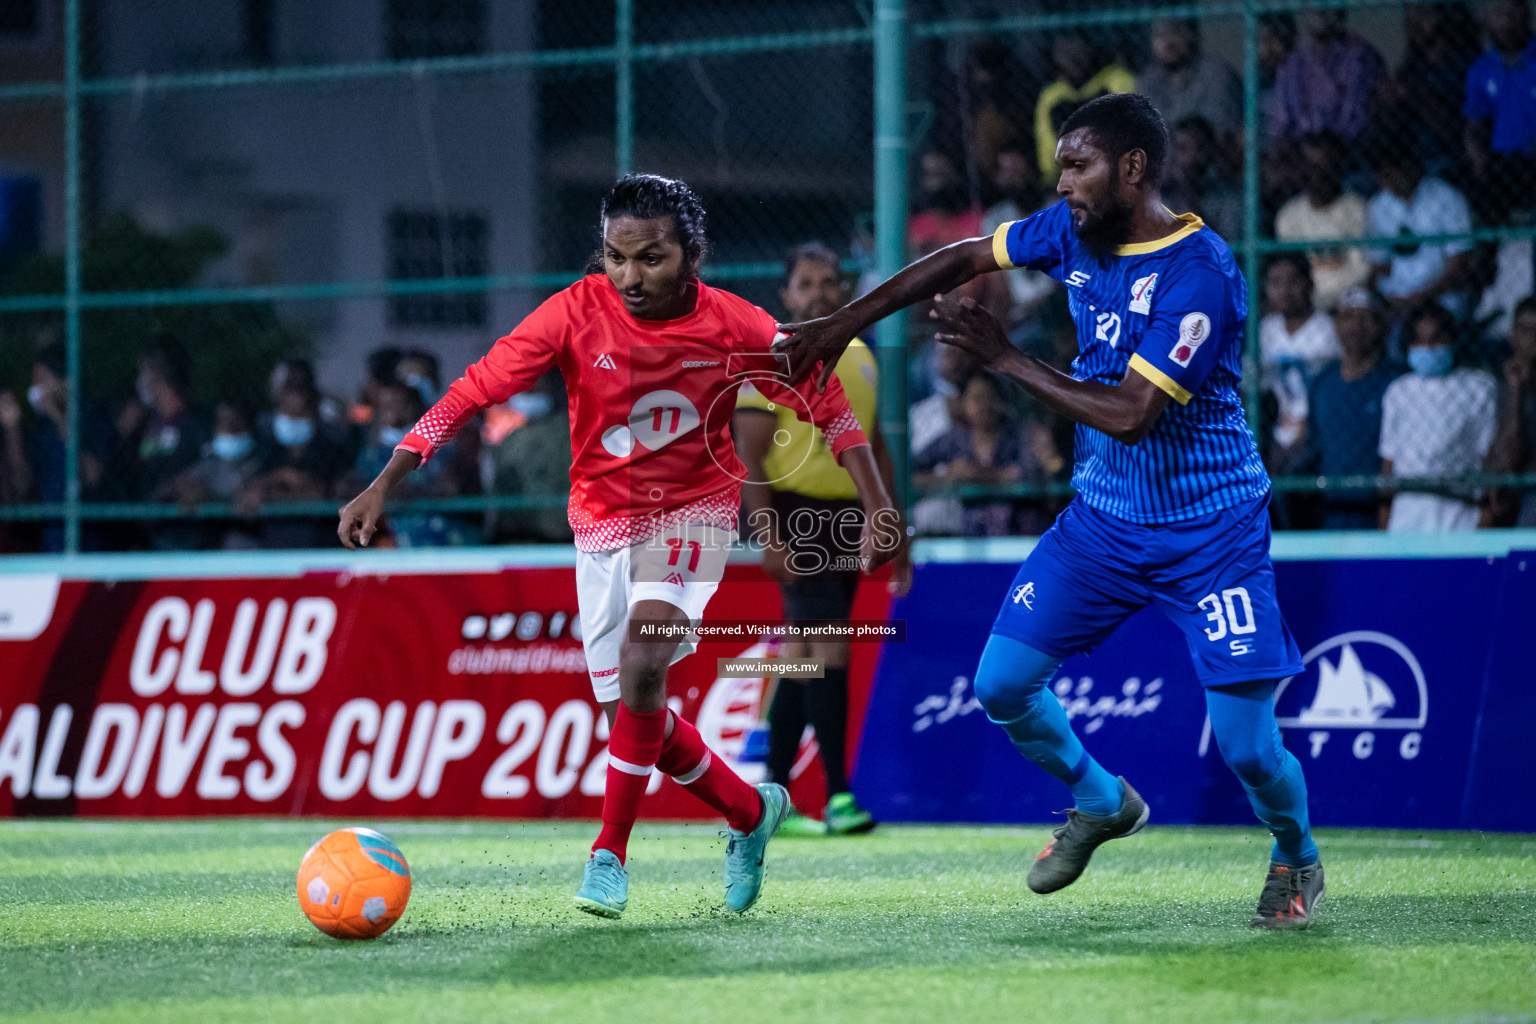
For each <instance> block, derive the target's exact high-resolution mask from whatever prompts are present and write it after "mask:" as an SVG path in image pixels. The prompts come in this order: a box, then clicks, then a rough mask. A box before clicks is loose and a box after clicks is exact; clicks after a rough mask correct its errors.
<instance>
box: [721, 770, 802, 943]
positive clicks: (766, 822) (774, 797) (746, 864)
mask: <svg viewBox="0 0 1536 1024" xmlns="http://www.w3.org/2000/svg"><path fill="white" fill-rule="evenodd" d="M755 788H756V789H757V793H758V795H759V796H761V797H762V798H763V817H762V820H761V821H759V822H758V823H757V827H756V828H754V829H753V830H752V831H751V832H738V831H736V830H735V829H731V830H730V831H729V835H730V837H731V841H730V842H729V843H728V844H726V847H725V905H726V907H727V908H728V909H730V910H734V911H735V912H736V913H738V914H740V913H743V912H745V911H747V910H750V909H752V904H754V903H756V902H757V898H758V897H759V896H761V895H762V892H763V853H764V851H766V850H767V849H768V840H770V839H772V838H773V834H774V833H775V832H777V831H778V829H779V826H780V825H782V824H784V818H785V817H786V816H787V815H788V814H789V791H788V790H786V789H785V788H784V787H783V786H781V785H779V784H778V783H776V782H763V783H759V784H758V785H757V786H756V787H755Z"/></svg>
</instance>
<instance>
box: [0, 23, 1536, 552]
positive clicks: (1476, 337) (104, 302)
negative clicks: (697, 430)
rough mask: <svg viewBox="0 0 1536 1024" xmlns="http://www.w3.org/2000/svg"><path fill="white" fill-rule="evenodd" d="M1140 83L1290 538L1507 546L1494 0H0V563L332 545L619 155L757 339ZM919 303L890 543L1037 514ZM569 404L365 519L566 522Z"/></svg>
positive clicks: (1535, 60) (476, 433) (1058, 484)
mask: <svg viewBox="0 0 1536 1024" xmlns="http://www.w3.org/2000/svg"><path fill="white" fill-rule="evenodd" d="M1130 89H1139V90H1141V91H1144V92H1146V93H1148V94H1149V95H1151V96H1152V97H1153V98H1154V100H1155V101H1156V102H1157V103H1158V105H1159V106H1160V108H1161V109H1162V110H1163V111H1164V114H1165V116H1166V117H1167V119H1168V122H1169V126H1170V129H1171V131H1172V133H1173V135H1172V142H1173V147H1172V154H1171V158H1170V162H1169V169H1168V174H1167V181H1166V183H1165V195H1166V197H1167V200H1168V202H1169V204H1170V205H1171V206H1172V207H1173V208H1174V209H1175V210H1177V211H1180V212H1182V211H1183V210H1185V209H1189V210H1193V211H1195V212H1198V213H1200V214H1201V215H1202V216H1203V217H1204V218H1205V219H1206V221H1207V223H1209V224H1210V225H1211V226H1212V227H1214V228H1216V229H1217V230H1218V231H1219V232H1220V233H1221V234H1222V235H1223V237H1225V238H1226V239H1227V240H1228V241H1229V242H1230V243H1231V244H1232V245H1233V248H1234V250H1235V251H1237V252H1238V254H1239V258H1240V261H1241V262H1242V263H1243V265H1244V267H1245V269H1246V271H1247V273H1248V276H1249V280H1250V287H1251V298H1252V299H1253V302H1252V303H1251V305H1252V313H1251V319H1250V324H1249V333H1248V337H1249V361H1248V362H1249V365H1248V372H1247V374H1246V380H1247V385H1246V387H1247V396H1248V399H1249V407H1250V414H1251V422H1252V423H1253V425H1254V426H1255V429H1256V432H1257V435H1258V436H1259V438H1260V440H1261V446H1262V448H1263V451H1264V455H1265V458H1266V460H1267V462H1268V464H1269V466H1270V469H1271V472H1272V474H1273V475H1274V477H1275V480H1276V485H1277V489H1278V490H1279V491H1280V492H1281V495H1282V496H1281V498H1280V499H1279V500H1277V502H1276V505H1275V509H1276V517H1277V520H1278V522H1279V523H1280V525H1282V526H1287V527H1295V528H1306V527H1317V526H1331V527H1348V526H1356V527H1367V526H1370V527H1374V526H1376V525H1377V524H1378V522H1381V521H1384V520H1385V517H1386V515H1387V514H1388V513H1387V511H1386V510H1388V509H1395V510H1396V511H1394V512H1392V514H1393V515H1395V516H1397V517H1399V518H1398V523H1399V525H1411V524H1412V523H1418V524H1420V525H1425V526H1430V527H1433V528H1456V527H1459V526H1465V525H1476V524H1477V523H1478V522H1482V523H1484V524H1510V523H1514V522H1516V521H1517V520H1520V521H1522V522H1536V502H1524V503H1523V502H1522V498H1523V496H1524V495H1525V494H1527V493H1533V492H1532V491H1531V490H1530V489H1531V487H1532V485H1533V483H1536V473H1533V472H1532V470H1536V386H1533V385H1532V383H1531V381H1532V380H1533V378H1536V374H1533V373H1532V369H1533V363H1536V305H1532V306H1529V307H1522V306H1521V305H1520V302H1521V300H1522V299H1525V298H1526V297H1527V296H1529V295H1531V294H1532V291H1533V281H1532V265H1533V258H1532V248H1531V246H1532V243H1531V237H1532V234H1533V232H1532V231H1531V229H1530V223H1531V212H1530V208H1531V204H1532V181H1533V179H1536V174H1533V172H1532V169H1531V168H1532V162H1531V161H1532V157H1531V154H1532V152H1533V151H1536V150H1533V146H1532V142H1533V139H1532V136H1533V135H1536V51H1531V50H1529V30H1528V20H1527V15H1526V12H1525V6H1524V4H1522V3H1514V2H1510V0H1501V2H1492V3H1488V4H1485V5H1479V6H1478V7H1477V8H1475V9H1474V8H1472V7H1471V6H1469V5H1466V4H1457V3H1450V4H1447V3H1434V4H1417V3H1410V4H1403V3H1392V4H1385V3H1375V2H1371V0H1364V2H1356V3H1351V4H1347V5H1338V4H1334V5H1322V4H1317V3H1309V2H1305V0H1287V2H1271V0H1248V2H1237V0H1234V2H1225V3H1208V4H1187V5H1169V4H1163V5H1156V6H1152V7H1148V6H1132V5H1129V4H1121V3H1108V2H1103V3H1065V2H1052V0H1037V2H1029V0H1018V2H1003V0H996V2H988V0H972V2H968V3H953V2H951V3H944V4H939V3H937V2H930V0H873V2H859V0H783V2H774V3H761V4H736V3H729V2H726V0H611V2H593V3H586V4H580V5H570V4H558V3H554V2H551V0H539V2H524V3H491V2H489V0H368V2H364V0H336V2H333V3H323V4H295V3H287V2H284V0H199V2H192V0H159V2H157V3H154V4H150V5H145V4H142V3H137V2H128V0H0V467H3V472H0V550H10V551H16V550H37V549H42V550H62V549H69V550H75V549H85V550H92V549H120V548H159V549H180V548H225V547H281V546H304V545H310V544H325V543H327V542H330V541H332V540H333V536H334V534H333V523H334V512H335V508H336V507H337V504H338V501H339V499H344V498H345V497H347V496H349V495H350V494H351V493H353V492H355V490H356V489H357V487H358V486H360V485H361V483H363V482H366V480H367V479H369V478H370V477H371V475H372V474H373V473H374V472H376V471H377V469H378V468H379V467H380V466H381V465H382V462H383V461H384V460H385V459H387V457H388V452H389V450H390V448H391V447H392V441H393V440H394V439H395V438H396V437H397V436H398V435H399V433H400V432H401V431H402V430H403V429H404V427H406V426H408V425H409V424H410V423H411V422H413V421H414V417H415V416H416V415H418V414H419V413H420V411H421V409H422V408H423V406H424V405H427V404H430V403H431V402H432V401H433V400H435V399H436V398H437V397H438V396H439V395H441V393H442V391H443V390H444V388H445V386H446V385H447V383H448V382H449V381H451V380H452V379H453V378H454V377H455V376H457V375H458V373H459V372H460V370H461V369H462V367H464V366H465V365H466V364H468V363H469V362H472V361H473V360H474V359H476V358H478V357H479V355H481V354H482V353H483V352H484V351H485V349H486V348H487V347H488V345H489V343H490V341H491V340H492V339H493V338H495V337H496V336H497V335H499V334H503V333H505V332H506V331H507V330H508V329H510V327H511V326H512V325H513V324H515V323H516V322H517V320H518V319H519V318H520V317H522V316H523V315H525V314H526V313H527V312H528V311H529V310H531V309H532V308H533V306H534V305H536V304H537V303H538V302H539V301H540V300H541V299H542V298H543V297H545V296H547V295H548V294H550V293H551V292H553V291H554V290H556V289H558V288H560V287H563V286H564V285H565V284H567V283H569V282H570V281H572V280H574V279H575V278H576V277H577V276H579V274H580V273H581V272H582V269H583V267H584V266H585V264H586V261H587V259H588V256H589V255H590V254H591V252H592V251H593V250H594V248H595V246H596V242H597V224H596V220H597V217H596V205H597V199H598V197H599V196H600V195H601V193H602V192H603V191H604V190H605V189H606V188H607V186H608V185H609V184H611V182H612V181H613V179H614V177H615V176H616V175H617V174H618V173H621V172H623V171H626V170H631V169H638V170H647V171H657V172H662V173H666V174H669V175H672V176H676V177H681V178H683V179H684V180H687V181H688V182H689V183H690V184H692V185H693V186H694V187H695V189H696V190H697V191H698V192H699V193H700V195H701V196H702V197H703V199H704V201H705V204H706V206H707V208H708V210H709V213H710V243H711V252H710V255H709V259H708V262H707V264H706V276H707V277H708V278H709V279H710V280H712V281H713V282H715V283H720V284H723V285H725V286H726V287H728V288H730V289H732V290H734V291H737V292H739V293H740V294H742V295H744V296H745V297H747V298H749V299H751V300H752V301H754V302H756V303H758V304H760V305H762V306H764V307H765V308H767V309H769V310H770V311H772V312H774V313H776V314H778V313H782V312H783V310H782V308H781V306H780V300H779V283H780V278H781V275H782V273H783V266H782V260H783V254H784V253H785V252H786V251H787V250H788V249H789V248H790V247H791V246H793V245H796V244H799V243H803V242H806V241H811V240H818V241H822V242H825V243H827V244H829V245H831V246H832V247H833V248H834V249H835V250H837V252H838V254H839V255H840V256H841V257H842V258H843V259H844V267H845V270H846V271H847V272H848V274H849V277H850V279H851V281H852V280H853V279H857V280H858V282H859V284H860V286H862V287H867V286H868V285H869V284H870V283H872V282H873V281H874V280H877V279H878V278H879V277H880V276H884V275H888V274H889V273H891V272H893V271H894V270H895V269H897V268H898V267H899V266H901V265H902V263H904V262H905V261H906V260H907V259H909V258H911V257H912V256H915V255H918V254H921V253H923V252H925V251H929V250H931V249H933V248H936V247H938V246H940V245H943V244H946V243H947V242H948V241H952V240H954V239H957V238H962V237H970V236H972V235H975V234H978V233H981V232H983V231H989V230H992V229H993V228H995V226H996V225H997V224H999V223H1002V222H1003V221H1006V220H1010V219H1014V218H1017V217H1019V216H1023V215H1027V214H1028V213H1030V212H1033V211H1034V210H1036V209H1039V208H1040V207H1041V206H1043V205H1045V204H1046V203H1048V202H1049V201H1050V200H1051V199H1052V198H1053V196H1052V193H1051V189H1052V185H1053V182H1054V176H1055V166H1054V156H1053V147H1054V133H1055V131H1056V128H1057V126H1059V125H1060V123H1061V122H1062V120H1063V119H1064V118H1065V116H1066V115H1067V113H1069V112H1070V111H1071V110H1072V109H1073V108H1074V107H1075V106H1077V105H1080V104H1081V103H1083V102H1086V100H1088V99H1090V98H1092V97H1093V96H1095V95H1098V94H1101V93H1103V92H1106V91H1126V90H1130ZM1252 153H1257V154H1259V157H1260V158H1259V159H1257V160H1245V158H1244V154H1252ZM992 277H993V278H994V279H995V280H990V281H987V282H986V283H985V285H984V286H978V291H977V294H978V296H979V297H980V298H981V299H982V300H983V301H985V302H986V303H987V305H988V306H989V308H991V309H992V310H993V311H994V312H996V313H997V314H998V315H999V316H1000V317H1002V318H1003V319H1005V320H1006V321H1007V323H1008V325H1009V329H1010V332H1011V335H1012V337H1013V339H1014V341H1015V343H1016V344H1018V345H1019V346H1021V347H1023V348H1024V349H1026V350H1028V351H1031V352H1033V353H1035V354H1038V355H1040V356H1041V357H1042V358H1046V359H1048V360H1052V361H1055V362H1057V363H1058V364H1059V365H1063V366H1064V365H1066V364H1067V363H1069V362H1070V360H1071V358H1072V356H1073V355H1074V345H1075V342H1074V340H1073V339H1074V333H1073V330H1072V327H1071V324H1070V321H1069V319H1068V317H1067V315H1066V312H1065V303H1064V297H1063V295H1062V291H1061V288H1060V286H1059V285H1057V284H1055V283H1054V282H1052V281H1051V280H1049V279H1048V278H1046V277H1044V275H1038V274H1028V273H1025V272H1022V271H1020V272H1010V273H1009V274H1007V275H992ZM921 314H922V311H921V310H918V311H916V312H915V313H914V314H913V315H910V316H908V317H906V318H905V319H904V320H903V319H894V318H893V320H892V321H887V322H886V323H885V324H882V325H881V327H880V329H879V331H878V335H879V336H878V337H877V338H876V339H874V340H875V341H876V343H877V344H878V347H879V350H880V352H881V356H882V365H883V367H884V369H885V371H886V372H885V373H884V374H883V379H882V401H883V403H884V405H883V409H882V419H883V420H884V421H885V423H886V428H887V429H886V433H887V436H888V437H889V438H891V440H892V441H893V443H895V444H897V445H899V448H900V449H901V451H902V452H904V453H906V454H908V455H910V460H911V474H912V481H913V483H914V485H915V490H914V491H913V498H914V501H915V502H916V519H917V522H918V524H919V526H920V527H922V528H924V529H926V530H928V531H930V532H939V533H943V532H967V533H982V534H997V533H1016V532H1035V531H1037V530H1038V529H1040V528H1042V527H1043V525H1044V524H1045V523H1046V522H1048V521H1049V516H1050V515H1051V513H1052V512H1053V511H1054V509H1055V508H1057V507H1059V505H1060V504H1061V503H1062V502H1063V501H1064V500H1065V499H1066V497H1067V496H1068V495H1069V494H1070V486H1069V479H1070V467H1071V461H1072V451H1071V445H1072V431H1071V429H1070V425H1068V424H1064V423H1063V422H1061V421H1060V420H1059V419H1058V418H1055V417H1052V416H1050V415H1048V414H1047V413H1046V412H1045V411H1044V410H1042V409H1039V408H1037V407H1034V406H1033V405H1032V404H1031V403H1029V402H1028V401H1026V400H1024V399H1023V397H1022V396H1021V395H1020V394H1019V393H1018V392H1016V391H1015V390H1012V389H1006V388H1004V389H999V388H998V387H996V386H995V384H993V383H991V382H990V378H988V377H986V376H985V375H981V374H978V373H976V372H975V368H974V367H969V366H966V365H964V362H963V360H960V359H957V358H955V357H954V356H953V354H952V353H949V354H947V353H944V352H939V351H936V350H935V347H934V346H933V345H932V343H931V342H930V341H929V340H928V338H927V337H926V336H925V333H924V331H923V330H922V324H923V322H924V320H923V317H922V315H921ZM1444 353H1450V359H1451V362H1452V365H1451V367H1450V368H1448V369H1447V368H1446V367H1444V366H1442V365H1441V364H1442V363H1443V362H1444V360H1445V358H1446V357H1445V355H1444ZM564 408H565V402H564V398H563V391H562V389H561V388H560V386H559V383H558V381H555V380H551V381H546V382H543V383H541V385H540V386H539V388H538V389H536V391H535V393H533V394H531V395H529V396H523V397H519V398H518V399H514V400H513V401H512V402H510V403H508V404H507V405H506V406H502V407H497V408H493V409H490V410H487V411H486V413H485V414H484V415H483V416H482V417H481V418H480V419H479V420H477V421H476V422H475V423H474V424H472V426H471V427H470V428H469V429H466V430H465V431H464V432H462V433H461V434H460V436H459V438H458V439H457V440H456V441H455V442H454V444H453V445H452V446H451V448H450V450H449V451H446V452H444V453H443V455H442V456H439V458H437V459H434V460H433V461H432V462H431V463H429V464H428V465H429V467H430V472H426V473H418V474H416V475H414V477H413V479H412V480H411V482H410V485H409V490H407V491H406V492H404V493H402V494H401V500H400V501H399V502H398V503H397V504H395V505H394V506H393V508H394V514H393V517H392V523H391V526H392V533H393V537H394V540H395V542H396V543H399V544H402V545H417V544H449V543H480V542H484V541H487V540H490V541H513V540H557V539H562V538H563V537H565V536H568V531H567V528H566V526H565V525H564V515H563V507H564V502H565V491H566V489H567V478H566V473H567V469H568V465H569V449H568V445H567V444H566V441H565V432H566V429H567V421H566V419H565V413H564V411H563V410H564ZM1384 457H1385V458H1386V459H1388V460H1389V462H1388V463H1385V464H1384V462H1383V458H1384ZM1384 470H1389V471H1390V474H1391V477H1390V478H1387V477H1385V476H1384ZM903 472H904V473H905V467H903ZM1392 493H1400V494H1402V495H1403V496H1404V498H1406V499H1409V500H1404V499H1403V498H1399V499H1398V500H1397V501H1396V502H1394V503H1391V504H1389V503H1388V502H1387V500H1386V498H1385V496H1386V495H1389V494H1392ZM1522 506H1524V508H1523V511H1522ZM1522 515H1524V517H1525V518H1524V519H1523V520H1522V519H1521V516H1522Z"/></svg>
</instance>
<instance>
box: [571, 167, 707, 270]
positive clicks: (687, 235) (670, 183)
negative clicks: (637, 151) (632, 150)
mask: <svg viewBox="0 0 1536 1024" xmlns="http://www.w3.org/2000/svg"><path fill="white" fill-rule="evenodd" d="M620 216H623V217H635V218H638V219H640V220H651V219H653V218H656V217H671V218H672V230H673V231H674V232H675V233H676V234H677V241H678V243H679V244H680V245H681V246H682V247H683V272H684V273H685V274H687V275H688V276H689V277H697V276H698V273H699V264H700V263H701V262H702V261H703V259H704V253H705V251H706V250H707V249H708V247H709V246H708V242H707V241H706V240H705V237H704V204H703V203H701V202H699V197H698V195H697V194H696V193H695V192H694V191H693V189H691V188H689V187H688V185H687V184H686V183H684V182H681V181H678V180H677V179H676V178H664V177H662V176H661V175H659V174H626V175H624V177H622V178H620V179H619V180H618V181H617V182H615V183H614V186H613V188H611V189H609V190H608V194H607V195H605V196H603V204H602V214H601V220H607V219H608V218H609V217H620ZM602 263H603V254H602V251H601V249H599V251H598V252H597V253H596V254H595V255H594V256H593V258H592V262H591V263H589V264H588V267H587V270H588V272H589V273H601V271H602Z"/></svg>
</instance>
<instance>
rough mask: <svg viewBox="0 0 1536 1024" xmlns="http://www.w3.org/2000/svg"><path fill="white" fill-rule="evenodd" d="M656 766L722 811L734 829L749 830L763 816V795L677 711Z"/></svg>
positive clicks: (754, 826) (739, 830)
mask: <svg viewBox="0 0 1536 1024" xmlns="http://www.w3.org/2000/svg"><path fill="white" fill-rule="evenodd" d="M656 767H657V768H660V769H661V770H662V772H663V773H664V774H666V775H670V776H672V778H673V780H674V781H675V782H677V783H678V784H680V785H681V786H682V787H683V788H685V789H686V790H688V792H690V793H692V794H693V795H694V796H696V797H698V798H699V799H700V800H703V801H704V802H705V803H706V804H709V806H711V807H713V808H714V809H715V810H717V811H719V812H720V813H721V814H723V815H725V820H726V823H727V824H729V825H730V826H731V828H733V829H735V830H736V831H738V832H750V831H752V830H753V829H754V828H756V827H757V823H758V822H759V821H761V820H762V817H763V798H762V797H760V796H758V795H757V790H755V789H753V788H752V787H751V786H749V785H747V783H746V780H744V779H743V778H742V777H741V776H740V775H737V774H736V773H735V772H734V771H732V770H731V766H730V765H728V764H726V763H725V759H724V758H721V757H719V756H717V755H716V754H715V753H714V752H713V751H712V750H710V749H709V747H707V746H705V744H704V737H702V736H700V735H699V730H697V729H695V728H694V727H693V726H691V725H689V724H688V723H687V722H685V721H683V720H682V719H681V718H679V717H677V716H676V715H673V716H672V735H671V736H668V737H667V739H666V742H665V743H664V744H662V748H661V757H660V759H659V760H657V762H656Z"/></svg>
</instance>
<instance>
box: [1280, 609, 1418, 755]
mask: <svg viewBox="0 0 1536 1024" xmlns="http://www.w3.org/2000/svg"><path fill="white" fill-rule="evenodd" d="M1303 662H1304V663H1305V666H1306V667H1305V668H1304V669H1303V671H1302V672H1301V674H1299V675H1295V676H1291V677H1289V678H1287V679H1283V680H1281V682H1280V685H1279V686H1278V687H1277V688H1276V689H1275V712H1276V717H1277V719H1278V720H1279V723H1280V727H1281V728H1282V729H1305V730H1308V736H1307V738H1308V740H1309V743H1310V747H1311V753H1312V756H1313V757H1314V758H1315V757H1317V756H1319V755H1320V754H1321V752H1322V750H1323V746H1324V744H1326V743H1327V741H1328V737H1329V736H1330V734H1331V733H1332V732H1333V731H1335V730H1341V729H1347V730H1352V731H1355V732H1356V736H1355V739H1354V741H1353V744H1352V749H1353V751H1354V754H1355V756H1356V757H1357V758H1359V759H1362V760H1363V759H1365V758H1367V757H1369V756H1370V755H1371V753H1372V752H1373V750H1374V748H1375V731H1377V730H1385V729H1395V730H1401V731H1404V732H1406V733H1407V735H1406V736H1404V737H1403V738H1402V741H1401V742H1400V743H1399V744H1398V746H1399V753H1400V754H1401V755H1402V756H1403V758H1404V759H1405V760H1411V759H1413V758H1414V757H1417V756H1418V752H1419V745H1420V732H1419V730H1422V729H1423V728H1424V725H1425V723H1426V722H1427V721H1428V718H1429V687H1428V684H1427V683H1426V681H1425V678H1424V669H1423V668H1422V667H1421V666H1420V664H1419V659H1418V658H1416V657H1415V656H1414V654H1413V651H1411V650H1409V649H1408V646H1407V645H1406V644H1404V643H1403V642H1402V641H1400V640H1398V639H1397V638H1396V637H1393V636H1389V635H1388V634H1386V633H1376V632H1371V631H1368V630H1361V631H1356V632H1351V633H1341V634H1340V635H1338V636H1335V637H1333V638H1332V639H1329V640H1326V641H1324V642H1323V643H1321V644H1318V645H1317V646H1316V647H1314V648H1312V649H1311V650H1310V651H1308V652H1307V654H1306V656H1305V657H1304V658H1303Z"/></svg>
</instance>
